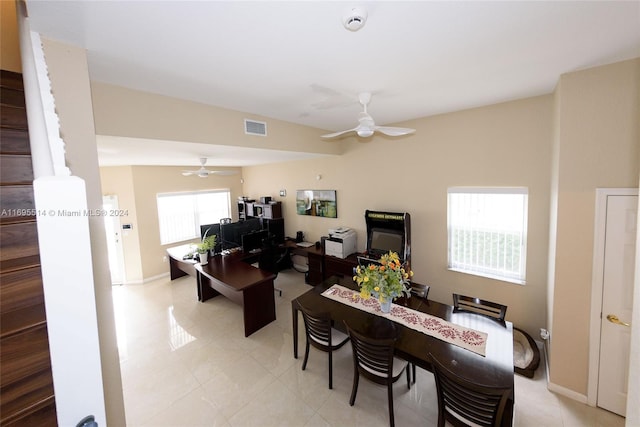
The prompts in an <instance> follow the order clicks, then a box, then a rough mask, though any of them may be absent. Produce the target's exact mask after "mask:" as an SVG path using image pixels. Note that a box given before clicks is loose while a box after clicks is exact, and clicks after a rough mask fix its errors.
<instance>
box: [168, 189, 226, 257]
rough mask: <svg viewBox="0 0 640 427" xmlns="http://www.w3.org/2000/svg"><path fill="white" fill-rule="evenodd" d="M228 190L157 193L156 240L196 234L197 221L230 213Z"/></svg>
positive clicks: (176, 239)
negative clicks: (157, 227) (158, 233)
mask: <svg viewBox="0 0 640 427" xmlns="http://www.w3.org/2000/svg"><path fill="white" fill-rule="evenodd" d="M230 197H231V193H230V192H229V190H208V191H198V192H189V193H164V194H158V195H157V197H156V198H157V202H158V222H159V223H160V244H162V245H168V244H170V243H175V242H181V241H183V240H190V239H195V238H199V237H200V225H202V224H214V223H218V222H220V219H221V218H230V217H231V204H230Z"/></svg>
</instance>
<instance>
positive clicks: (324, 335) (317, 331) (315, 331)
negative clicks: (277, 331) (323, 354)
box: [300, 305, 333, 351]
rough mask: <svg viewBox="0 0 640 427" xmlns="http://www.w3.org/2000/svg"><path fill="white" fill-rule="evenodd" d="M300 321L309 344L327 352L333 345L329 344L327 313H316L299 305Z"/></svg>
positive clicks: (328, 319)
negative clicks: (301, 320) (302, 321)
mask: <svg viewBox="0 0 640 427" xmlns="http://www.w3.org/2000/svg"><path fill="white" fill-rule="evenodd" d="M300 311H301V312H302V319H303V320H304V329H305V334H306V335H307V339H309V340H310V342H311V343H315V344H319V346H318V345H314V347H318V348H320V349H322V350H325V351H327V350H329V347H331V346H332V345H333V343H332V342H331V317H329V314H328V313H321V312H316V311H313V310H311V309H308V308H306V307H303V306H302V305H300Z"/></svg>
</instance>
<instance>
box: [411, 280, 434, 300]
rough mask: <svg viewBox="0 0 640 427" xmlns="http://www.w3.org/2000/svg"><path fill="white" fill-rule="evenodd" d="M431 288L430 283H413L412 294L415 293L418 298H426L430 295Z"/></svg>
mask: <svg viewBox="0 0 640 427" xmlns="http://www.w3.org/2000/svg"><path fill="white" fill-rule="evenodd" d="M429 289H431V288H430V287H429V286H428V285H421V284H419V283H411V295H415V296H417V297H418V298H422V299H424V300H426V299H427V297H428V296H429Z"/></svg>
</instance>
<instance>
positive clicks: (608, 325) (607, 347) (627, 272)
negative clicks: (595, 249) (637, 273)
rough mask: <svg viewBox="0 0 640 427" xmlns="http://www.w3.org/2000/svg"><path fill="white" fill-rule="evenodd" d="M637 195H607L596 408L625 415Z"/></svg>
mask: <svg viewBox="0 0 640 427" xmlns="http://www.w3.org/2000/svg"><path fill="white" fill-rule="evenodd" d="M637 210H638V196H637V195H636V196H631V195H608V196H607V202H606V225H605V238H604V268H603V288H602V289H603V292H602V311H601V313H602V315H601V320H600V363H599V374H598V397H597V405H598V406H600V407H601V408H604V409H607V410H609V411H611V412H615V413H617V414H619V415H622V416H624V415H625V413H626V401H627V386H628V377H629V350H630V347H629V345H630V340H631V327H630V326H629V324H630V322H631V312H632V307H633V280H634V268H635V251H636V247H635V242H636V227H637Z"/></svg>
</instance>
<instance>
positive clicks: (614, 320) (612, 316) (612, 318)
mask: <svg viewBox="0 0 640 427" xmlns="http://www.w3.org/2000/svg"><path fill="white" fill-rule="evenodd" d="M607 320H608V321H609V322H611V323H615V324H617V325H622V326H631V323H627V322H623V321H622V320H620V319H618V316H616V315H615V314H607Z"/></svg>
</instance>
